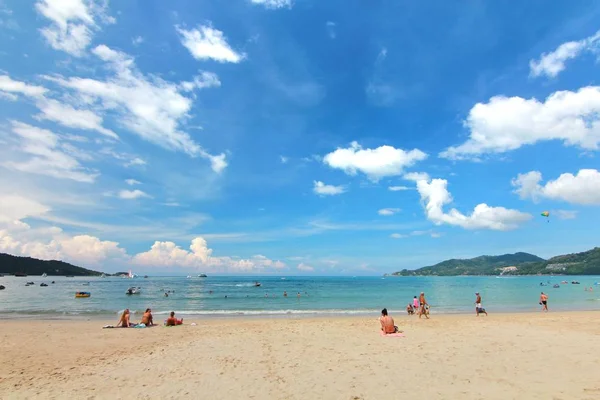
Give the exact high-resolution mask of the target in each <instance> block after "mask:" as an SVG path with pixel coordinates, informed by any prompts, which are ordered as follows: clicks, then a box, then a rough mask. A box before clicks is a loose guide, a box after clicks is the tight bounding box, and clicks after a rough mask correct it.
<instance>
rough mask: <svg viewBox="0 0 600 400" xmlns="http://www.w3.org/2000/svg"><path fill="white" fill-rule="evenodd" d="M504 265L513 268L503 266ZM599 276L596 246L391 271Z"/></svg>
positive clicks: (599, 253) (599, 256)
mask: <svg viewBox="0 0 600 400" xmlns="http://www.w3.org/2000/svg"><path fill="white" fill-rule="evenodd" d="M507 267H515V268H514V269H513V268H507ZM500 274H502V275H537V274H543V275H551V274H554V275H558V274H564V275H600V248H599V247H596V248H594V249H592V250H588V251H585V252H582V253H574V254H566V255H561V256H556V257H552V258H550V259H549V260H544V259H543V258H540V257H537V256H535V255H533V254H528V253H515V254H504V255H501V256H480V257H475V258H470V259H465V260H459V259H452V260H446V261H443V262H441V263H438V264H435V265H431V266H428V267H423V268H419V269H416V270H406V269H404V270H402V271H398V272H394V273H393V274H392V275H395V276H456V275H500Z"/></svg>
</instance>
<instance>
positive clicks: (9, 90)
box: [0, 75, 48, 100]
mask: <svg viewBox="0 0 600 400" xmlns="http://www.w3.org/2000/svg"><path fill="white" fill-rule="evenodd" d="M47 91H48V89H46V88H45V87H42V86H35V85H29V84H27V83H25V82H21V81H15V80H13V79H11V77H10V76H8V75H0V93H3V94H6V95H8V96H11V97H9V98H10V99H13V100H16V99H17V97H16V96H15V95H16V94H22V95H25V96H29V97H42V96H43V95H44V94H45V93H46V92H47Z"/></svg>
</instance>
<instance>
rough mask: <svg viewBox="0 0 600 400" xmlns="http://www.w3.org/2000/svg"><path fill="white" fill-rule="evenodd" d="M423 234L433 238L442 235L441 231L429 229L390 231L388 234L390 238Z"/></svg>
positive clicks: (404, 237)
mask: <svg viewBox="0 0 600 400" xmlns="http://www.w3.org/2000/svg"><path fill="white" fill-rule="evenodd" d="M423 235H429V236H430V237H432V238H434V239H437V238H440V237H441V236H442V234H441V233H438V232H434V231H430V230H429V231H412V232H410V233H392V234H391V235H390V237H391V238H392V239H406V238H409V237H411V236H423Z"/></svg>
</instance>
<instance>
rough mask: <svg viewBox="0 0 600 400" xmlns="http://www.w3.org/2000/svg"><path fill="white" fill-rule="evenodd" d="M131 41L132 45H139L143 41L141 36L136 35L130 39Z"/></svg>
mask: <svg viewBox="0 0 600 400" xmlns="http://www.w3.org/2000/svg"><path fill="white" fill-rule="evenodd" d="M131 43H132V44H133V45H134V46H139V45H140V44H142V43H144V38H143V37H141V36H136V37H134V38H133V39H131Z"/></svg>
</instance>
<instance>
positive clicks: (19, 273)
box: [15, 272, 27, 277]
mask: <svg viewBox="0 0 600 400" xmlns="http://www.w3.org/2000/svg"><path fill="white" fill-rule="evenodd" d="M15 276H18V277H24V276H27V274H26V273H25V272H15Z"/></svg>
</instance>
